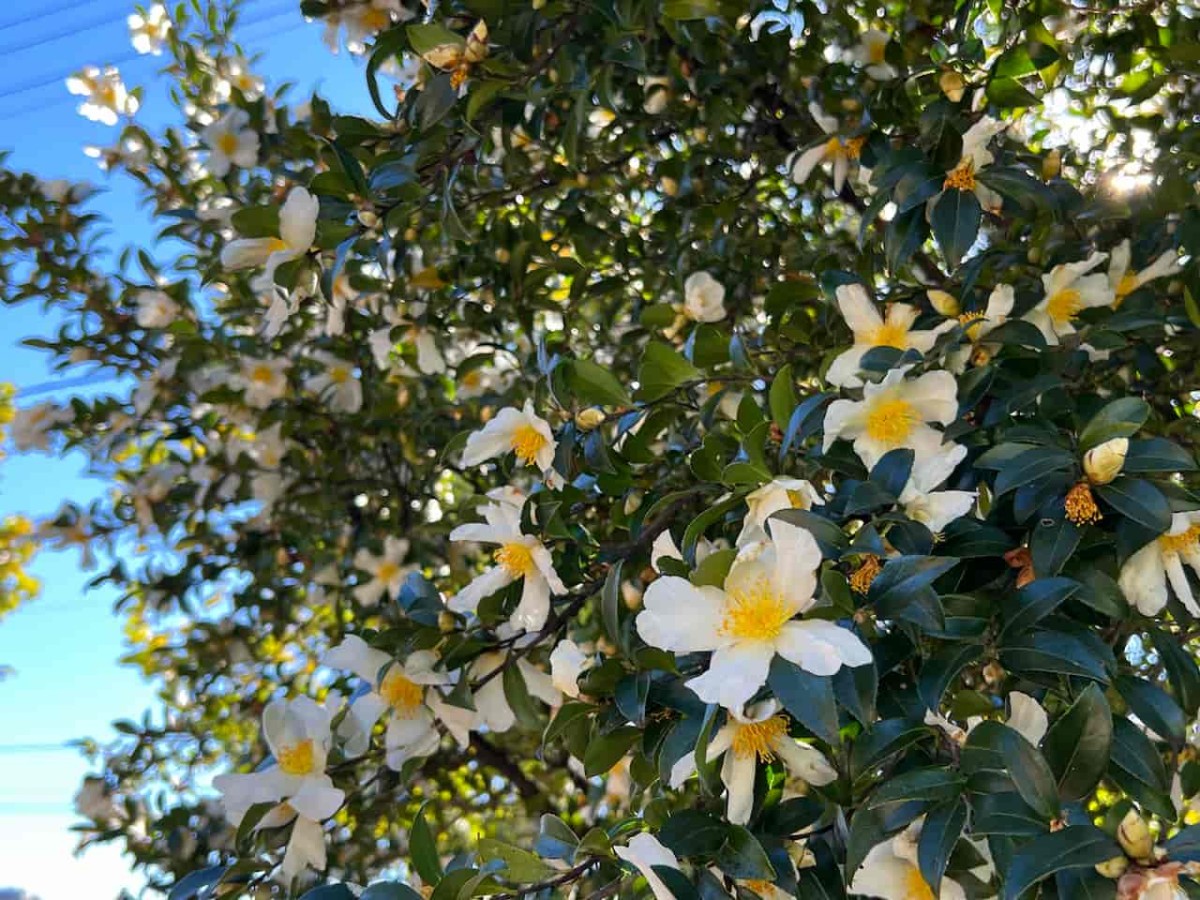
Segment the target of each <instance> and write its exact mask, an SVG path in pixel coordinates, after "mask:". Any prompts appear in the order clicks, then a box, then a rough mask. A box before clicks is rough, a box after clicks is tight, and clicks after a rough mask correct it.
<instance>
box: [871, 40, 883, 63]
mask: <svg viewBox="0 0 1200 900" xmlns="http://www.w3.org/2000/svg"><path fill="white" fill-rule="evenodd" d="M886 55H887V41H875V42H873V43H871V44H869V45H868V46H867V59H869V60H870V61H871V65H873V66H877V65H879V64H880V63H881V62H883V60H884V57H885V56H886Z"/></svg>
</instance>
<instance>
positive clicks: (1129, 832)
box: [1117, 809, 1154, 859]
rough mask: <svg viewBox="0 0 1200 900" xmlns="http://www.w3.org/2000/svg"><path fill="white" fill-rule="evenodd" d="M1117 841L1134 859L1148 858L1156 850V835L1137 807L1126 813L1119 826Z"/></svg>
mask: <svg viewBox="0 0 1200 900" xmlns="http://www.w3.org/2000/svg"><path fill="white" fill-rule="evenodd" d="M1117 843H1119V844H1120V845H1121V849H1122V850H1124V851H1125V852H1126V853H1127V854H1129V855H1130V856H1132V857H1133V858H1134V859H1148V858H1149V857H1150V854H1151V853H1152V852H1153V851H1154V836H1153V835H1151V834H1150V826H1149V825H1147V824H1146V820H1145V819H1143V818H1142V817H1141V815H1139V814H1138V811H1137V810H1136V809H1131V810H1129V812H1127V813H1125V818H1123V819H1122V820H1121V824H1120V825H1119V826H1118V827H1117Z"/></svg>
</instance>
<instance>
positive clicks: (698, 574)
mask: <svg viewBox="0 0 1200 900" xmlns="http://www.w3.org/2000/svg"><path fill="white" fill-rule="evenodd" d="M736 558H737V551H736V550H734V549H733V548H732V547H730V548H729V549H726V550H714V551H713V552H712V553H710V554H708V556H706V557H704V560H703V561H702V562H701V563H700V564H699V565H697V566H696V570H695V571H694V572H692V576H691V578H690V579H689V580H690V581H691V582H692V584H694V585H696V587H705V586H709V587H721V585H723V584H724V583H725V576H726V575H728V574H729V570H730V568H732V566H733V561H734V560H735V559H736Z"/></svg>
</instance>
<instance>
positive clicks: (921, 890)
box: [850, 819, 967, 900]
mask: <svg viewBox="0 0 1200 900" xmlns="http://www.w3.org/2000/svg"><path fill="white" fill-rule="evenodd" d="M923 824H924V822H923V820H922V819H918V820H917V821H915V822H913V823H912V824H911V825H909V826H908V827H907V828H905V829H904V830H903V831H902V832H900V833H899V834H898V835H896V836H895V837H893V838H890V839H888V840H886V841H884V842H883V843H880V844H876V845H875V846H874V847H872V848H871V852H870V853H868V854H867V858H866V859H865V860H863V864H862V868H860V869H859V870H858V871H857V872H855V873H854V876H853V878H852V879H851V881H850V893H851V894H866V895H867V896H869V897H878V898H879V900H967V895H966V893H965V892H964V891H963V889H962V885H960V884H959V883H958V882H957V881H953V880H952V879H950V878H943V879H942V886H941V889H940V890H939V891H938V893H936V894H935V893H934V892H933V889H932V888H931V887H930V886H929V885H928V884H927V883H926V881H925V878H924V876H922V875H921V866H920V864H919V863H918V862H917V846H918V843H919V842H920V839H921V826H922V825H923Z"/></svg>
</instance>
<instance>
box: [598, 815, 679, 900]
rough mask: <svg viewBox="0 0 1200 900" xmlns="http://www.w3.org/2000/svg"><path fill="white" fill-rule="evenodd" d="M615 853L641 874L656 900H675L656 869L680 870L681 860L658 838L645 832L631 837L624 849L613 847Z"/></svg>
mask: <svg viewBox="0 0 1200 900" xmlns="http://www.w3.org/2000/svg"><path fill="white" fill-rule="evenodd" d="M613 852H614V853H616V854H617V856H619V857H620V858H621V859H623V860H624V861H625V862H627V863H629V864H630V865H631V866H633V867H634V868H635V869H637V870H638V872H640V873H641V875H642V877H643V878H645V879H646V884H648V885H649V886H650V890H651V891H652V892H653V893H654V900H675V895H674V894H673V893H672V892H671V889H670V888H669V887H667V886H666V885H665V884H664V883H663V880H662V879H661V878H659V877H658V876H657V875H656V874H655V873H654V867H655V866H667V867H668V868H671V869H678V868H679V860H678V858H677V857H676V856H675V854H674V853H672V852H671V851H670V850H668V849H667V848H666V847H664V846H663V844H662V842H661V841H660V840H659V839H658V838H656V837H655V836H654V835H652V834H649V833H647V832H645V831H643V832H642V833H641V834H635V835H634V836H633V837H631V838H630V839H629V843H628V844H626V845H625V846H624V847H613Z"/></svg>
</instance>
